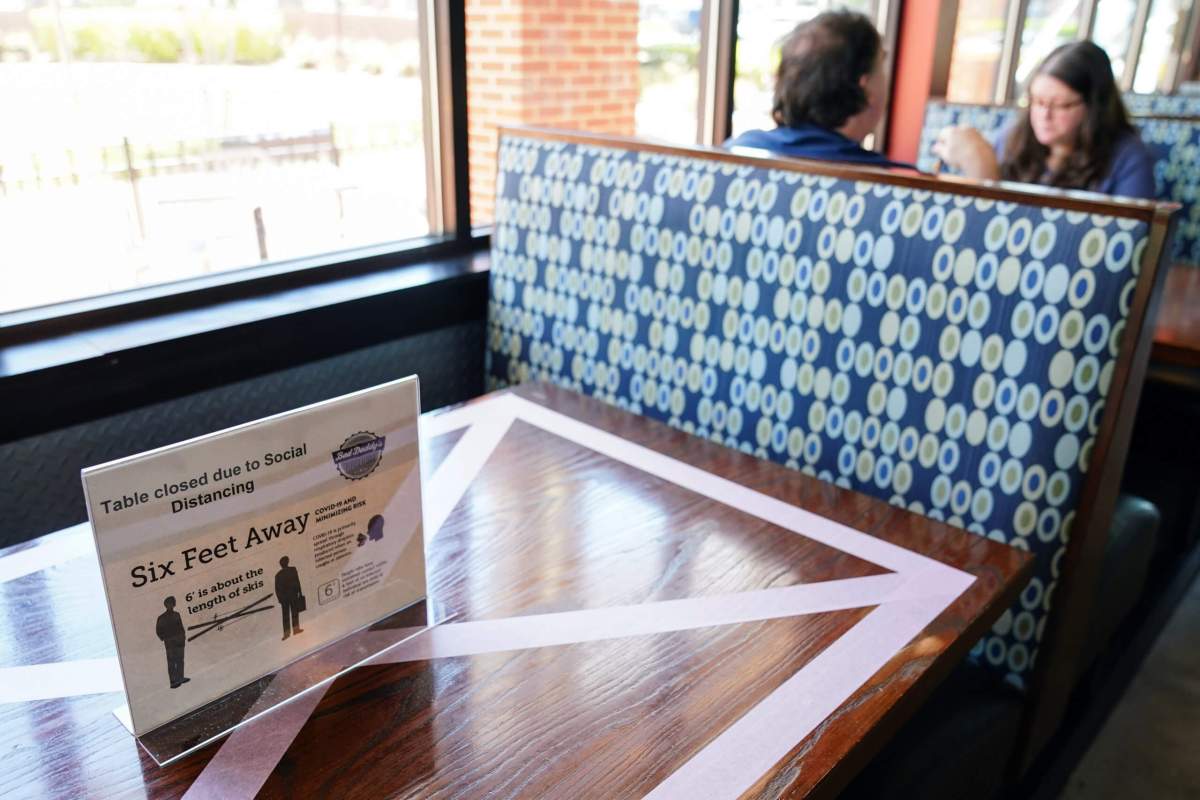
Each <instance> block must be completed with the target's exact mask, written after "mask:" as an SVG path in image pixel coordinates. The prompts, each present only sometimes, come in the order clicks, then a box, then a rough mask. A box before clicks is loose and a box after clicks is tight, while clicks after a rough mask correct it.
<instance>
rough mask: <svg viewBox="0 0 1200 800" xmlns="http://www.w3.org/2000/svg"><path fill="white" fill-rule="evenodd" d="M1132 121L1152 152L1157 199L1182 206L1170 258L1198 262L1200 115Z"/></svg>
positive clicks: (1199, 259) (1199, 245) (1190, 262)
mask: <svg viewBox="0 0 1200 800" xmlns="http://www.w3.org/2000/svg"><path fill="white" fill-rule="evenodd" d="M1196 99H1197V100H1200V98H1196ZM1134 123H1135V124H1136V125H1137V126H1138V129H1139V130H1140V132H1141V134H1142V141H1143V142H1145V143H1146V145H1147V146H1148V147H1149V148H1150V150H1151V152H1153V153H1154V183H1155V186H1156V191H1157V195H1158V199H1159V200H1171V201H1173V202H1176V203H1179V204H1180V205H1181V206H1183V207H1182V208H1181V209H1180V211H1179V212H1178V213H1177V214H1176V215H1175V220H1176V225H1175V238H1174V240H1173V241H1172V243H1171V259H1172V260H1173V261H1175V262H1182V263H1188V264H1197V265H1200V119H1170V118H1164V117H1145V118H1141V119H1136V120H1134Z"/></svg>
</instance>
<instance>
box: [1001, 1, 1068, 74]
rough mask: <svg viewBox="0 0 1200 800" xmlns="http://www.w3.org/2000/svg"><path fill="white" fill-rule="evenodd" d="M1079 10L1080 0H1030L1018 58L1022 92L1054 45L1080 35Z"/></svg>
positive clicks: (1056, 45) (1064, 42)
mask: <svg viewBox="0 0 1200 800" xmlns="http://www.w3.org/2000/svg"><path fill="white" fill-rule="evenodd" d="M1079 13H1080V0H1030V3H1029V7H1028V9H1027V10H1026V12H1025V27H1024V28H1023V29H1022V30H1021V57H1020V59H1019V60H1018V61H1017V74H1016V84H1017V89H1018V94H1020V93H1021V92H1023V90H1024V89H1025V85H1026V83H1027V82H1028V80H1029V76H1030V75H1032V74H1033V71H1034V70H1035V69H1037V67H1038V65H1039V64H1041V63H1042V61H1043V60H1045V58H1046V56H1048V55H1050V53H1051V52H1052V51H1053V50H1054V48H1056V47H1058V46H1059V45H1061V44H1066V43H1067V42H1073V41H1075V40H1076V39H1078V38H1079Z"/></svg>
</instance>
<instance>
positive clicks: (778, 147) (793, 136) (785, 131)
mask: <svg viewBox="0 0 1200 800" xmlns="http://www.w3.org/2000/svg"><path fill="white" fill-rule="evenodd" d="M725 147H726V148H731V147H754V148H757V149H759V150H769V151H770V152H772V153H774V154H775V155H780V156H791V157H792V158H812V159H816V160H819V161H844V162H847V163H851V164H864V165H866V166H871V167H887V168H892V167H898V168H900V169H913V166H912V165H911V164H901V163H898V162H895V161H889V160H888V159H887V158H886V157H884V156H883V155H881V154H880V153H876V152H874V151H873V150H865V149H863V147H862V146H861V145H859V143H858V142H856V141H854V140H853V139H850V138H847V137H845V136H843V135H842V134H840V133H838V132H837V131H831V130H828V129H827V128H822V127H820V126H818V125H810V124H805V125H800V126H797V127H795V128H788V127H782V126H781V127H778V128H776V129H774V130H770V131H746V132H745V133H743V134H740V135H738V136H735V137H734V138H732V139H730V140H728V141H727V142H725Z"/></svg>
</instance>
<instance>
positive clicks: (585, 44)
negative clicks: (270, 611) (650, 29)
mask: <svg viewBox="0 0 1200 800" xmlns="http://www.w3.org/2000/svg"><path fill="white" fill-rule="evenodd" d="M466 21H467V117H468V129H467V133H468V137H469V139H470V148H469V156H470V161H471V163H470V178H471V220H472V222H474V223H475V224H485V223H488V222H490V221H491V219H492V205H493V200H494V197H493V196H494V194H495V191H496V141H497V140H496V129H497V127H498V126H500V125H539V126H544V127H552V128H568V129H572V130H581V131H588V132H590V133H613V134H620V135H624V136H632V135H633V133H634V110H635V108H636V106H637V100H638V94H639V91H640V89H639V85H638V60H637V52H638V48H637V32H638V0H466Z"/></svg>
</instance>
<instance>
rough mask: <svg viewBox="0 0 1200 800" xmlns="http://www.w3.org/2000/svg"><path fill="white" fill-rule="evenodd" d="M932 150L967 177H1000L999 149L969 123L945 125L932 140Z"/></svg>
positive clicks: (987, 178)
mask: <svg viewBox="0 0 1200 800" xmlns="http://www.w3.org/2000/svg"><path fill="white" fill-rule="evenodd" d="M933 154H934V155H935V156H937V157H938V158H940V159H941V160H942V162H943V163H945V164H947V165H948V166H951V167H953V168H954V169H956V170H958V171H959V172H961V173H962V174H963V175H966V176H967V177H968V178H979V179H985V180H992V181H994V180H997V179H999V177H1000V165H999V164H998V163H997V162H996V151H995V150H993V149H992V146H991V144H989V143H988V140H987V139H984V138H983V134H981V133H980V132H979V131H977V130H975V129H974V128H972V127H970V126H969V125H955V126H953V127H950V128H942V130H941V132H940V133H938V137H937V141H936V142H934V143H933Z"/></svg>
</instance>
